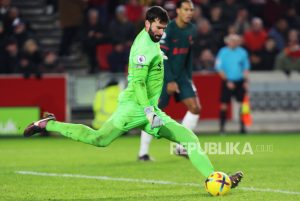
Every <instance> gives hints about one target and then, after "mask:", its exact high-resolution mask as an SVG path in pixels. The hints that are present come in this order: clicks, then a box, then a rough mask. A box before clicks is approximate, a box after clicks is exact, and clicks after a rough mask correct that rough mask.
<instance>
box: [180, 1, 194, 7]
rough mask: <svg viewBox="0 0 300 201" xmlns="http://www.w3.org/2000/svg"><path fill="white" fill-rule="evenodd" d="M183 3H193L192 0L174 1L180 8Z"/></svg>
mask: <svg viewBox="0 0 300 201" xmlns="http://www.w3.org/2000/svg"><path fill="white" fill-rule="evenodd" d="M183 3H191V4H193V2H192V0H179V1H177V2H176V8H181V6H182V4H183Z"/></svg>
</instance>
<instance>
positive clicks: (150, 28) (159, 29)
mask: <svg viewBox="0 0 300 201" xmlns="http://www.w3.org/2000/svg"><path fill="white" fill-rule="evenodd" d="M166 27H167V24H166V23H161V22H160V21H159V20H158V19H156V20H155V21H154V22H152V23H150V22H149V21H146V31H147V32H148V33H149V35H150V38H151V40H152V41H153V42H155V43H157V42H159V41H160V39H161V37H162V35H163V33H164V31H165V29H166Z"/></svg>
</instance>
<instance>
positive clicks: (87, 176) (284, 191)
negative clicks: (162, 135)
mask: <svg viewBox="0 0 300 201" xmlns="http://www.w3.org/2000/svg"><path fill="white" fill-rule="evenodd" d="M16 173H17V174H23V175H36V176H46V177H71V178H81V179H97V180H108V181H125V182H135V183H150V184H162V185H177V186H196V187H201V185H200V184H196V183H178V182H173V181H162V180H149V179H133V178H117V177H109V176H89V175H81V174H66V173H47V172H33V171H16ZM238 189H241V190H244V191H257V192H271V193H283V194H290V195H300V192H294V191H288V190H280V189H269V188H267V189H264V188H254V187H239V188H238Z"/></svg>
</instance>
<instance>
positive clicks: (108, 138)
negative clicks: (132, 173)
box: [46, 121, 124, 147]
mask: <svg viewBox="0 0 300 201" xmlns="http://www.w3.org/2000/svg"><path fill="white" fill-rule="evenodd" d="M46 130H47V131H52V132H58V133H60V134H61V135H63V136H66V137H68V138H71V139H73V140H76V141H81V142H84V143H87V144H91V145H94V146H98V147H106V146H108V145H109V144H110V143H111V142H112V141H114V140H115V139H116V138H118V137H119V136H120V135H122V134H123V133H124V132H123V131H122V130H120V129H117V128H116V127H114V126H113V124H112V122H110V121H108V122H106V123H105V124H103V126H102V127H101V128H100V129H99V130H94V129H92V128H90V127H88V126H85V125H82V124H71V123H62V122H58V121H49V122H48V123H47V126H46Z"/></svg>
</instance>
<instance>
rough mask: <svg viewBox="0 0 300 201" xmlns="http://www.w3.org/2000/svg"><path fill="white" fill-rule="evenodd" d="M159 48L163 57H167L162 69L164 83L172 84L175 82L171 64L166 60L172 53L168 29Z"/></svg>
mask: <svg viewBox="0 0 300 201" xmlns="http://www.w3.org/2000/svg"><path fill="white" fill-rule="evenodd" d="M160 48H161V50H162V51H163V53H164V55H165V56H166V57H167V59H165V60H164V69H165V81H166V82H167V83H168V82H172V81H174V80H175V76H174V74H173V72H172V66H171V62H170V60H169V59H168V58H169V56H170V54H171V53H172V52H171V51H170V50H171V48H172V42H171V34H170V29H168V27H167V29H166V31H165V33H164V35H163V37H162V39H161V40H160Z"/></svg>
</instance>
